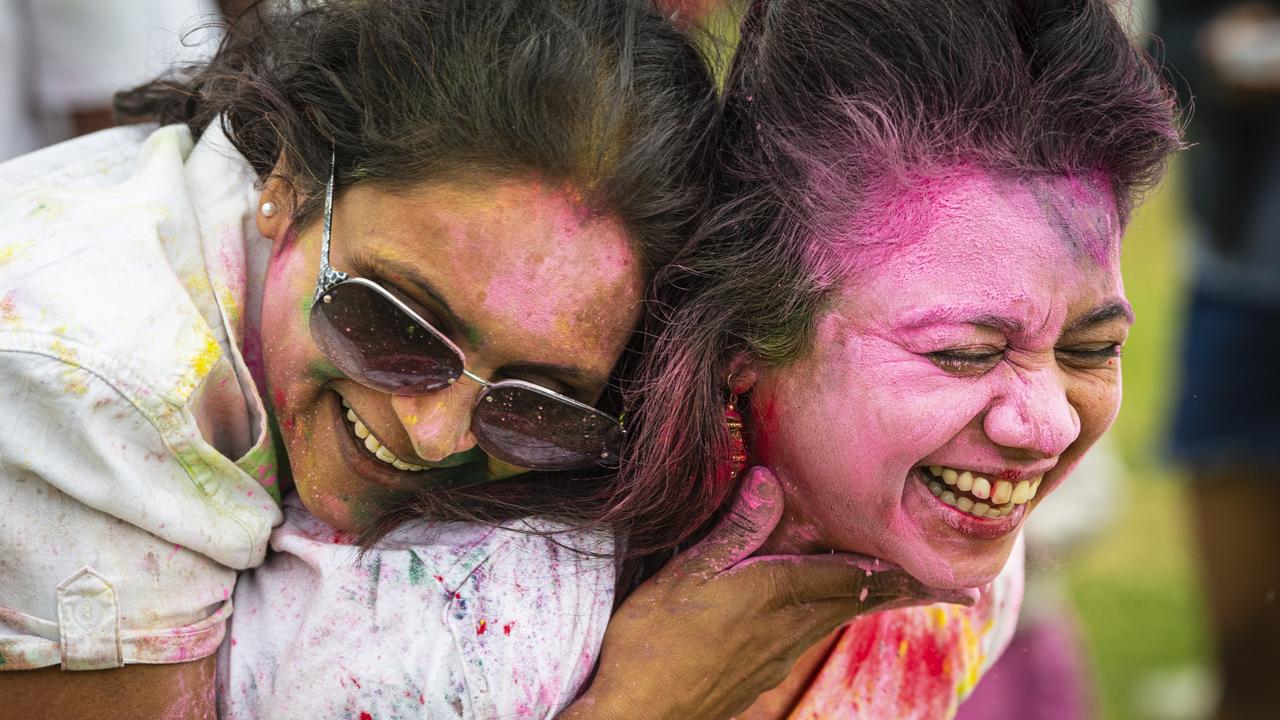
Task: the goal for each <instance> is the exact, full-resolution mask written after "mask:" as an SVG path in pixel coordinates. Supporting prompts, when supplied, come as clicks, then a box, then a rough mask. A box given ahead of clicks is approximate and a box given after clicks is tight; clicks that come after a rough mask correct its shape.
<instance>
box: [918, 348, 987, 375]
mask: <svg viewBox="0 0 1280 720" xmlns="http://www.w3.org/2000/svg"><path fill="white" fill-rule="evenodd" d="M927 357H928V358H929V360H930V361H932V362H933V364H934V365H937V366H938V367H939V368H942V369H943V370H945V371H947V372H948V373H951V374H953V375H960V376H965V377H971V376H976V375H982V374H984V373H986V372H987V371H989V370H990V369H991V368H993V367H995V366H996V365H997V364H998V363H999V362H1000V360H1001V359H1002V358H1003V357H1004V348H992V347H973V348H954V349H951V350H939V351H936V352H931V353H927Z"/></svg>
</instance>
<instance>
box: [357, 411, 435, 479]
mask: <svg viewBox="0 0 1280 720" xmlns="http://www.w3.org/2000/svg"><path fill="white" fill-rule="evenodd" d="M342 406H343V407H344V408H346V409H347V413H346V415H347V421H348V422H350V423H351V431H352V432H354V433H355V435H356V437H357V438H360V439H361V440H363V441H364V446H365V448H366V449H368V450H369V452H371V453H373V456H374V457H376V458H378V459H379V460H381V461H382V462H384V463H387V464H388V465H390V466H392V467H394V468H395V469H397V470H403V471H406V472H417V471H419V470H426V468H425V467H423V466H421V465H414V464H413V463H407V462H405V461H403V460H401V459H400V458H398V457H396V455H395V453H393V452H391V450H390V449H388V448H387V447H386V446H385V445H383V444H382V443H381V442H379V440H378V438H376V437H374V436H373V433H371V432H369V428H367V427H365V424H364V423H363V422H361V421H360V418H359V417H357V416H356V412H355V410H352V409H351V406H350V405H348V404H347V401H346V399H345V398H343V400H342Z"/></svg>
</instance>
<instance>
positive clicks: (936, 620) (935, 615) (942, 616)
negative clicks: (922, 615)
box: [929, 607, 948, 628]
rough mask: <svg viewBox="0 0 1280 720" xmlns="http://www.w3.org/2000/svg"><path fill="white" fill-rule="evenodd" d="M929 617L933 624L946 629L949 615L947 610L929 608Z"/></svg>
mask: <svg viewBox="0 0 1280 720" xmlns="http://www.w3.org/2000/svg"><path fill="white" fill-rule="evenodd" d="M929 615H930V616H931V617H932V619H933V624H934V625H936V626H937V627H940V628H944V627H946V626H947V617H948V613H947V610H946V608H940V607H931V608H929Z"/></svg>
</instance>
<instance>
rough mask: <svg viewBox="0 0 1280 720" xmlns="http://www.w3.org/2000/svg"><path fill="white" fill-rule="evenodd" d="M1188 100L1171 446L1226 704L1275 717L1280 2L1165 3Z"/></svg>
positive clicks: (1279, 534)
mask: <svg viewBox="0 0 1280 720" xmlns="http://www.w3.org/2000/svg"><path fill="white" fill-rule="evenodd" d="M1160 11H1161V28H1160V30H1159V32H1158V34H1159V35H1160V36H1161V37H1162V38H1163V39H1164V41H1165V44H1166V49H1167V57H1168V60H1169V64H1170V65H1172V66H1173V67H1174V68H1175V70H1176V71H1177V72H1178V73H1179V74H1180V75H1181V77H1180V78H1179V80H1180V81H1181V82H1182V86H1181V87H1180V91H1181V92H1182V93H1184V95H1190V94H1193V95H1194V98H1195V100H1194V108H1195V109H1194V113H1193V115H1192V118H1191V123H1190V127H1189V129H1188V137H1189V140H1190V141H1191V142H1192V143H1193V145H1194V147H1193V149H1192V151H1191V152H1190V153H1188V155H1187V164H1188V170H1189V172H1188V175H1189V178H1188V179H1189V182H1188V187H1189V191H1190V193H1189V194H1190V197H1189V198H1188V200H1189V204H1190V208H1191V213H1192V217H1193V228H1194V230H1193V232H1194V241H1195V242H1194V248H1195V255H1194V265H1193V267H1194V277H1193V280H1192V283H1191V287H1192V293H1191V298H1190V302H1189V306H1188V313H1187V328H1186V336H1185V339H1184V348H1185V349H1184V351H1183V358H1182V362H1183V379H1182V384H1181V387H1180V390H1179V399H1178V408H1177V414H1176V416H1175V419H1174V425H1173V434H1172V449H1173V451H1174V454H1175V455H1176V457H1177V458H1178V459H1179V460H1182V461H1184V462H1185V463H1186V464H1187V465H1188V466H1189V467H1190V468H1191V472H1192V477H1193V480H1194V482H1193V483H1192V491H1191V492H1192V503H1191V506H1192V513H1193V516H1194V518H1195V522H1196V524H1197V526H1198V530H1199V543H1200V552H1201V564H1202V567H1203V571H1202V572H1203V578H1204V581H1205V594H1206V598H1207V602H1208V606H1209V612H1210V616H1211V617H1210V621H1211V628H1212V631H1213V634H1214V641H1215V643H1216V645H1217V653H1218V670H1219V673H1220V680H1221V687H1222V693H1221V700H1220V702H1219V707H1218V710H1217V715H1216V717H1217V718H1219V719H1221V720H1227V719H1229V718H1231V719H1234V718H1261V717H1277V715H1276V713H1277V712H1280V683H1277V682H1276V679H1277V676H1278V675H1280V601H1278V600H1277V592H1278V591H1280V522H1277V517H1278V516H1280V495H1278V494H1277V493H1276V480H1275V477H1274V472H1273V470H1272V468H1273V467H1274V464H1275V462H1276V461H1277V460H1280V411H1278V410H1277V408H1276V406H1275V398H1277V397H1280V376H1277V374H1276V371H1275V359H1274V358H1275V356H1276V355H1277V354H1278V353H1280V339H1278V338H1277V335H1276V330H1277V329H1278V328H1280V3H1278V2H1275V1H1274V0H1272V1H1269V2H1252V3H1237V2H1222V1H1218V2H1213V1H1208V2H1206V1H1205V0H1164V1H1163V2H1162V3H1160Z"/></svg>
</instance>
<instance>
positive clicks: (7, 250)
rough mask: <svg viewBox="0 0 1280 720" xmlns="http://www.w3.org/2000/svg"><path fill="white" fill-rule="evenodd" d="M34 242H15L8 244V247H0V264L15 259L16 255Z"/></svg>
mask: <svg viewBox="0 0 1280 720" xmlns="http://www.w3.org/2000/svg"><path fill="white" fill-rule="evenodd" d="M33 244H34V243H30V242H23V243H14V244H12V245H8V246H6V247H2V248H0V265H4V264H5V263H7V262H9V261H10V260H13V259H14V258H15V257H17V256H18V253H20V252H22V251H23V250H26V249H27V248H29V247H31V246H32V245H33Z"/></svg>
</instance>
